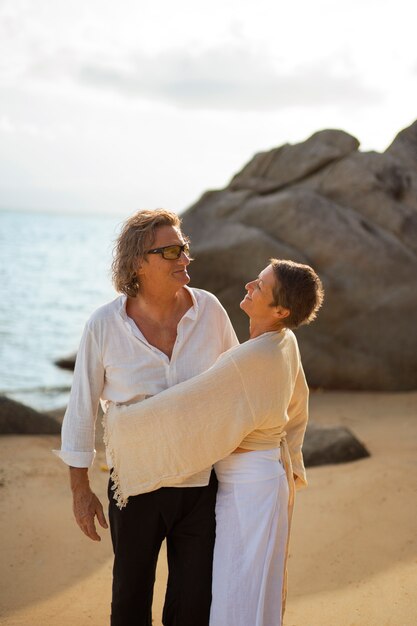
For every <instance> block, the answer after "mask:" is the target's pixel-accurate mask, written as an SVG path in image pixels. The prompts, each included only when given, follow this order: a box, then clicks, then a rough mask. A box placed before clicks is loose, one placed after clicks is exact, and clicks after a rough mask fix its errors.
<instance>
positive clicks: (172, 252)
mask: <svg viewBox="0 0 417 626" xmlns="http://www.w3.org/2000/svg"><path fill="white" fill-rule="evenodd" d="M183 252H184V254H186V255H187V256H190V246H189V244H188V243H184V244H182V246H180V245H177V246H163V248H154V249H153V250H147V252H146V253H145V254H162V258H164V259H167V261H173V260H174V259H179V258H180V256H181V254H182V253H183Z"/></svg>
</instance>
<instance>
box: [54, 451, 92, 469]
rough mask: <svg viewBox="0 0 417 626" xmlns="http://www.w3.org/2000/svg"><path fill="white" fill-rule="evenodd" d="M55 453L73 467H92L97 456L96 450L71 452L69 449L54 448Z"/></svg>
mask: <svg viewBox="0 0 417 626" xmlns="http://www.w3.org/2000/svg"><path fill="white" fill-rule="evenodd" d="M52 452H53V453H54V454H56V455H57V456H59V458H60V459H61V460H62V461H64V463H66V464H67V465H70V466H71V467H90V466H91V465H92V464H93V462H94V458H95V456H96V451H95V450H92V451H91V452H71V451H69V450H52Z"/></svg>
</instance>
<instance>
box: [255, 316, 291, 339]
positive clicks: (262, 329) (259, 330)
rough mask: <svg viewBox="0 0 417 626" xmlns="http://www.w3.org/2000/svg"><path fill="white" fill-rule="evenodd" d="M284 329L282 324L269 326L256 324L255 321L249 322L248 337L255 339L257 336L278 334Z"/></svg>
mask: <svg viewBox="0 0 417 626" xmlns="http://www.w3.org/2000/svg"><path fill="white" fill-rule="evenodd" d="M283 328H284V325H283V324H279V325H278V324H277V325H275V326H274V325H271V324H262V323H256V322H255V321H252V320H250V321H249V337H250V339H255V337H259V335H263V334H264V333H271V332H275V333H279V332H280V331H281V330H282V329H283Z"/></svg>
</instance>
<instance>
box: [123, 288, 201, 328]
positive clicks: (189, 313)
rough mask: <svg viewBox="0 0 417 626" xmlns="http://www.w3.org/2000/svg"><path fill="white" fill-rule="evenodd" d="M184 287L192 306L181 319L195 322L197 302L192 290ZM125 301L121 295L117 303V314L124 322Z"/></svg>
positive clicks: (124, 296)
mask: <svg viewBox="0 0 417 626" xmlns="http://www.w3.org/2000/svg"><path fill="white" fill-rule="evenodd" d="M184 287H185V289H186V290H187V291H188V293H189V294H190V296H191V300H192V302H193V305H192V306H191V307H190V308H189V309H188V311H187V312H186V313H185V314H184V316H183V319H184V318H188V319H191V320H195V319H196V318H197V316H198V309H199V306H198V300H197V298H196V296H195V293H194V290H193V289H190V287H187V285H184ZM126 301H127V296H126V295H121V296H120V298H119V302H118V313H119V315H120V316H121V317H122V318H123V319H124V320H125V321H127V317H128V315H127V313H126Z"/></svg>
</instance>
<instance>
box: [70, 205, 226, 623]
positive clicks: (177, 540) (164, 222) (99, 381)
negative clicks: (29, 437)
mask: <svg viewBox="0 0 417 626" xmlns="http://www.w3.org/2000/svg"><path fill="white" fill-rule="evenodd" d="M190 260H191V259H190V255H189V248H188V241H187V239H186V238H185V237H184V235H183V234H182V232H181V230H180V220H179V218H178V216H177V215H176V214H174V213H170V212H168V211H165V210H162V209H161V210H157V211H139V212H138V213H136V214H134V215H133V216H132V217H131V218H130V219H129V220H127V222H126V223H125V225H124V227H123V229H122V232H121V234H120V236H119V238H118V241H117V244H116V248H115V257H114V261H113V266H112V269H113V282H114V285H115V288H116V290H117V291H119V292H121V293H122V294H123V295H122V296H120V297H118V298H116V300H114V301H113V302H111V303H109V304H106V305H105V306H103V307H101V308H100V309H98V310H97V311H96V312H95V313H94V314H93V315H92V317H91V318H90V320H89V321H88V322H87V325H86V328H85V331H84V334H83V338H82V340H81V344H80V348H79V351H78V356H77V362H76V367H75V371H74V383H73V387H72V391H71V397H70V401H69V404H68V409H67V412H66V414H65V418H64V423H63V427H62V446H61V451H60V452H58V454H59V456H60V457H61V458H62V460H63V461H64V462H65V463H67V464H68V465H69V466H70V480H71V489H72V492H73V508H74V515H75V519H76V521H77V523H78V524H79V526H80V528H81V529H82V530H83V532H84V533H85V534H86V535H87V536H88V537H90V538H91V539H93V540H96V541H97V540H100V537H99V535H98V533H97V530H96V527H95V517H97V520H98V522H99V524H100V525H101V526H102V527H103V528H106V527H107V524H106V520H105V517H104V513H103V508H102V506H101V503H100V502H99V500H98V498H97V497H96V496H95V494H94V493H93V492H92V491H91V488H90V486H89V482H88V467H89V466H90V465H91V464H92V462H93V460H94V424H95V419H96V415H97V409H98V403H99V401H100V400H101V401H102V402H103V403H104V404H105V403H106V402H112V403H129V402H133V401H138V400H143V399H144V398H147V397H149V396H153V395H155V394H157V393H159V392H160V391H163V390H164V389H167V388H168V387H171V386H172V385H175V384H177V383H180V382H183V381H185V380H187V379H189V378H191V377H193V376H196V375H197V374H200V373H202V372H203V371H205V370H206V369H208V368H209V367H210V366H211V365H212V364H213V363H214V362H215V361H216V359H217V357H218V356H219V355H220V354H221V353H222V352H224V351H226V350H228V349H229V348H230V347H232V346H234V345H236V344H237V343H238V341H237V338H236V335H235V333H234V331H233V328H232V326H231V323H230V320H229V319H228V317H227V314H226V312H225V310H224V309H223V307H222V306H221V305H220V303H219V302H218V300H217V299H216V298H215V297H214V296H213V295H212V294H209V293H207V292H205V291H202V290H199V289H190V288H188V287H187V284H188V282H189V280H190V278H189V275H188V272H187V267H188V265H189V263H190ZM154 453H155V454H157V450H155V451H154ZM108 462H109V465H110V466H111V459H108ZM216 487H217V485H216V479H215V476H214V475H211V469H210V468H207V469H204V470H203V471H201V472H199V473H198V474H195V475H194V476H191V477H190V478H189V479H187V480H186V481H184V482H183V483H182V484H181V485H179V486H178V487H168V488H162V489H157V490H155V491H153V492H151V493H147V494H142V495H139V496H136V497H134V498H131V499H130V501H129V505H128V506H127V507H126V508H124V509H123V510H122V511H120V510H119V509H118V508H117V506H116V505H115V502H114V499H113V498H112V484H111V481H110V483H109V496H110V505H109V519H110V527H111V535H112V542H113V549H114V555H115V559H114V568H113V595H112V614H111V626H133V625H134V626H151V623H152V596H153V586H154V580H155V569H156V563H157V558H158V553H159V550H160V546H161V543H162V541H163V540H164V539H165V538H166V540H167V553H168V568H169V577H168V586H167V593H166V598H165V605H164V612H163V623H164V625H165V626H174V625H176V626H179V625H180V626H207V625H208V620H209V611H210V601H211V570H212V551H213V544H214V530H215V520H214V507H215V497H216Z"/></svg>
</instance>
